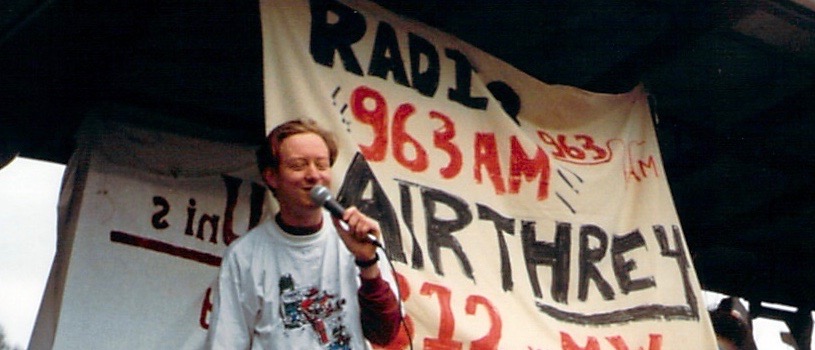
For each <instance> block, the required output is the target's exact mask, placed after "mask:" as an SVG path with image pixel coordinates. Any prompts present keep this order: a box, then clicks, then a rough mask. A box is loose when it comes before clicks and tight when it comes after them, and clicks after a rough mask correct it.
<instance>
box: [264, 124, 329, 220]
mask: <svg viewBox="0 0 815 350" xmlns="http://www.w3.org/2000/svg"><path fill="white" fill-rule="evenodd" d="M264 179H265V180H266V182H267V184H268V185H269V186H270V187H271V188H273V189H274V190H275V197H277V201H278V203H279V204H280V209H281V210H293V211H298V210H314V209H316V208H319V206H318V205H316V204H314V202H313V201H312V200H311V197H310V196H309V191H311V188H313V187H314V186H315V185H323V186H326V187H329V186H330V185H331V165H330V159H329V153H328V146H326V144H325V141H323V139H322V138H321V137H320V136H319V135H317V134H314V133H302V134H296V135H292V136H289V137H287V138H286V139H285V140H283V142H282V143H281V144H280V166H279V168H278V169H277V171H274V170H269V171H266V172H264Z"/></svg>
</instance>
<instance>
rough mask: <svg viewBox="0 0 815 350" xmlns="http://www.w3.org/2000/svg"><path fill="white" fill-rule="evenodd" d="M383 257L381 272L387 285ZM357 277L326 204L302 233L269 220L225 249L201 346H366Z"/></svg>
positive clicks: (235, 347)
mask: <svg viewBox="0 0 815 350" xmlns="http://www.w3.org/2000/svg"><path fill="white" fill-rule="evenodd" d="M380 254H381V253H380ZM384 260H385V259H380V270H381V271H382V277H383V278H384V279H385V280H386V281H388V283H389V284H390V285H391V289H393V276H392V274H391V273H390V270H389V269H388V267H386V266H383V265H382V262H383V261H384ZM359 285H360V281H359V269H358V268H357V267H356V265H355V264H354V256H353V255H352V254H351V253H350V252H349V251H348V249H347V248H346V247H345V245H344V244H343V243H342V240H341V239H340V238H339V235H338V234H337V232H336V228H334V225H333V224H332V223H331V217H330V215H329V214H328V213H327V212H325V211H324V212H323V227H322V228H321V229H320V230H319V231H318V232H316V233H314V234H311V235H308V236H294V235H291V234H288V233H286V232H284V231H283V230H282V229H281V228H280V227H279V226H278V225H277V223H276V222H275V221H274V220H268V221H266V222H264V223H262V224H261V225H259V226H257V227H256V228H254V229H252V230H250V231H249V232H248V233H246V234H245V235H244V236H243V237H241V238H240V239H239V240H237V241H235V242H233V243H232V245H230V246H229V247H228V248H227V250H226V252H225V253H224V258H223V262H222V264H221V271H220V276H219V279H218V284H217V287H216V293H215V300H214V303H213V310H212V314H211V316H210V326H209V327H210V329H209V333H208V336H207V348H208V349H253V350H255V349H286V350H288V349H309V350H312V349H337V350H339V349H367V348H368V346H367V342H366V340H365V338H364V336H363V334H362V326H361V325H360V315H359V313H360V311H359V302H358V301H357V290H358V288H359Z"/></svg>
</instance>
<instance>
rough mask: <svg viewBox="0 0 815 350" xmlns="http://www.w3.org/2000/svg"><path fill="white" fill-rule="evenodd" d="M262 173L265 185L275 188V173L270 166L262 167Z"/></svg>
mask: <svg viewBox="0 0 815 350" xmlns="http://www.w3.org/2000/svg"><path fill="white" fill-rule="evenodd" d="M262 175H263V182H265V183H266V186H269V187H271V188H274V189H277V174H276V173H275V171H274V170H272V168H266V169H263V173H262Z"/></svg>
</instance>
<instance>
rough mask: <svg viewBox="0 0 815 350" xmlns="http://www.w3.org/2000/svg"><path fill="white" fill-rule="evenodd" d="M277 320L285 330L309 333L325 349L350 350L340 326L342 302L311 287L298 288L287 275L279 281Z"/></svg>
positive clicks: (343, 300)
mask: <svg viewBox="0 0 815 350" xmlns="http://www.w3.org/2000/svg"><path fill="white" fill-rule="evenodd" d="M279 286H280V316H281V317H282V318H283V324H284V325H285V327H286V330H290V329H302V328H305V327H308V328H310V329H311V330H313V334H314V335H315V336H316V337H317V340H318V341H319V342H320V344H322V345H323V346H324V347H325V348H326V349H330V350H343V349H350V340H351V335H350V334H348V332H347V331H346V329H345V326H344V325H343V323H342V316H343V307H344V306H345V299H344V298H338V297H337V296H336V295H334V294H331V293H329V292H327V291H324V290H319V289H317V288H315V287H298V286H297V285H296V283H295V281H294V279H293V278H292V277H291V275H283V276H281V277H280V281H279Z"/></svg>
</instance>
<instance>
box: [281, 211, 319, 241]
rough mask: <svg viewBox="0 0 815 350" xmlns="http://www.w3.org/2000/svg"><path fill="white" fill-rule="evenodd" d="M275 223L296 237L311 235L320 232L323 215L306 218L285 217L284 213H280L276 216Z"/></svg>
mask: <svg viewBox="0 0 815 350" xmlns="http://www.w3.org/2000/svg"><path fill="white" fill-rule="evenodd" d="M275 221H276V222H277V224H278V225H279V226H280V228H282V229H283V231H286V232H287V233H289V234H292V235H296V236H305V235H310V234H312V233H315V232H317V231H319V230H320V228H321V227H322V226H323V216H322V213H320V215H319V216H311V217H308V218H306V217H297V216H291V215H285V214H284V213H283V212H278V213H277V215H275Z"/></svg>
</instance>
